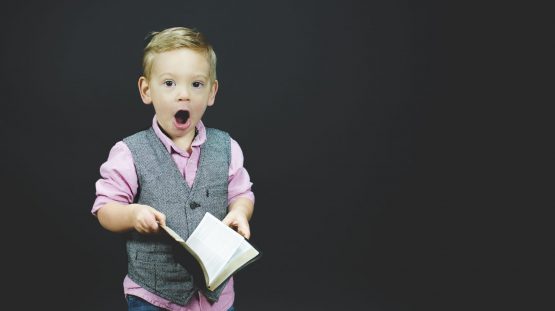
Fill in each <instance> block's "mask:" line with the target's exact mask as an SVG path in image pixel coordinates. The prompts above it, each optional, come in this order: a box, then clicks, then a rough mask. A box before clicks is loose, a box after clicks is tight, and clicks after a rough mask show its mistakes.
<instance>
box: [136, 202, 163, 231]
mask: <svg viewBox="0 0 555 311" xmlns="http://www.w3.org/2000/svg"><path fill="white" fill-rule="evenodd" d="M133 205H134V208H133V213H132V216H131V217H132V221H133V227H134V228H135V230H137V231H138V232H139V233H143V234H144V233H156V232H158V230H159V228H160V226H158V223H160V224H162V225H166V215H164V214H162V213H161V212H159V211H157V210H155V209H154V208H152V207H150V206H148V205H141V204H133Z"/></svg>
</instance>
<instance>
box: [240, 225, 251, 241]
mask: <svg viewBox="0 0 555 311" xmlns="http://www.w3.org/2000/svg"><path fill="white" fill-rule="evenodd" d="M237 232H239V234H241V235H242V236H244V237H245V238H246V239H248V238H250V237H251V230H250V228H249V225H248V223H246V224H245V223H241V224H239V225H238V226H237Z"/></svg>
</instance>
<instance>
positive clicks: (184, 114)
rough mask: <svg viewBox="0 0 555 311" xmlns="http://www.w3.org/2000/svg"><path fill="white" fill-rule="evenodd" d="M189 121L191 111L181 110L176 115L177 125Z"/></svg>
mask: <svg viewBox="0 0 555 311" xmlns="http://www.w3.org/2000/svg"><path fill="white" fill-rule="evenodd" d="M187 120H189V111H187V110H179V111H178V112H176V113H175V121H176V122H177V124H185V123H187Z"/></svg>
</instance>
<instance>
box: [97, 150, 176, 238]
mask: <svg viewBox="0 0 555 311" xmlns="http://www.w3.org/2000/svg"><path fill="white" fill-rule="evenodd" d="M100 175H101V178H100V179H99V180H98V181H97V182H96V195H97V197H96V200H95V202H94V205H93V208H92V210H91V212H92V214H93V215H95V216H97V218H98V221H99V222H100V224H101V225H102V227H104V228H106V229H107V230H110V231H113V232H125V231H129V230H132V229H135V230H137V231H138V232H140V233H150V232H156V231H158V224H157V222H159V223H162V224H165V221H166V218H165V216H164V215H163V214H162V213H160V212H158V211H156V210H155V209H154V208H152V207H150V206H146V205H139V204H132V203H133V200H134V197H135V195H136V193H137V188H138V181H137V175H136V171H135V165H134V164H133V157H132V155H131V151H130V150H129V148H128V147H127V145H126V144H125V143H123V142H122V141H120V142H118V143H116V144H115V145H114V146H113V147H112V149H111V150H110V155H109V156H108V160H107V161H106V162H104V163H103V164H102V166H101V167H100Z"/></svg>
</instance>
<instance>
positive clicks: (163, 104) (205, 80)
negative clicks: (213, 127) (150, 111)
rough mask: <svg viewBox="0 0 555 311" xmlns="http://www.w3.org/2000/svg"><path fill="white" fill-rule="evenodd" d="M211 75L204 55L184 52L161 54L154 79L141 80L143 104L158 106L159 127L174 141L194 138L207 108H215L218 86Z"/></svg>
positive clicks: (156, 58) (154, 70)
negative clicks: (187, 137)
mask: <svg viewBox="0 0 555 311" xmlns="http://www.w3.org/2000/svg"><path fill="white" fill-rule="evenodd" d="M209 72H210V65H209V63H208V60H207V59H206V57H205V56H204V55H203V54H201V53H198V52H196V51H193V50H191V49H186V48H181V49H177V50H173V51H168V52H163V53H159V54H157V55H156V56H155V57H154V59H153V62H152V70H151V75H150V79H149V80H147V79H146V78H145V77H141V78H140V79H139V91H140V93H141V98H142V100H143V102H144V103H145V104H150V103H152V104H153V105H154V110H155V111H156V119H157V121H158V124H159V125H160V126H161V127H162V128H163V130H164V131H165V132H166V134H167V135H168V136H169V137H170V138H171V139H172V140H174V141H175V140H176V139H179V138H181V137H186V136H190V137H193V136H194V133H195V127H196V125H197V123H198V121H199V120H200V119H201V118H202V115H203V114H204V111H206V107H208V106H212V105H213V104H214V99H215V97H216V92H217V90H218V82H217V81H214V83H210V80H209V76H208V75H209Z"/></svg>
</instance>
